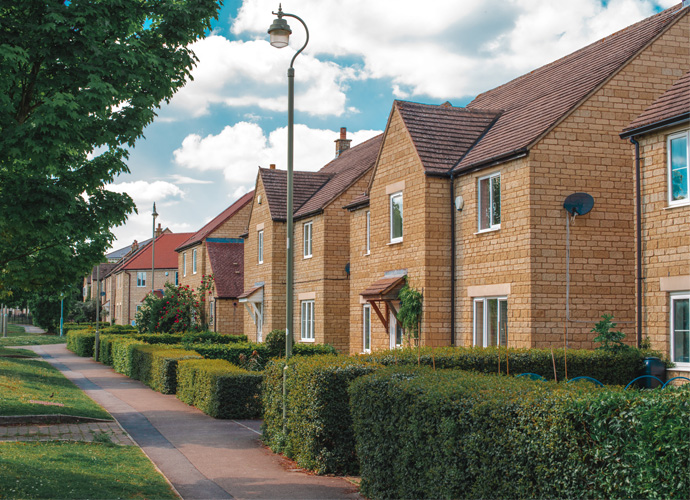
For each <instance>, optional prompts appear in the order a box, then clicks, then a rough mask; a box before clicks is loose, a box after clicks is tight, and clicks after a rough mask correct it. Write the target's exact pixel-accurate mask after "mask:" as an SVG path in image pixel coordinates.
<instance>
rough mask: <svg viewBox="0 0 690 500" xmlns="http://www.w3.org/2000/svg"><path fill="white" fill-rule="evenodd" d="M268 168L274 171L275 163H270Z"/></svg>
mask: <svg viewBox="0 0 690 500" xmlns="http://www.w3.org/2000/svg"><path fill="white" fill-rule="evenodd" d="M268 168H270V169H271V170H275V169H276V164H275V163H271V164H270V165H269V166H268Z"/></svg>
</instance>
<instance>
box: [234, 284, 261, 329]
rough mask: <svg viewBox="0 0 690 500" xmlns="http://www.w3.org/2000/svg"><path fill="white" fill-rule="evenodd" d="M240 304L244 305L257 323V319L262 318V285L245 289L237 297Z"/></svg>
mask: <svg viewBox="0 0 690 500" xmlns="http://www.w3.org/2000/svg"><path fill="white" fill-rule="evenodd" d="M237 300H238V301H239V302H240V304H244V307H246V308H247V311H249V315H250V316H251V317H252V319H253V320H254V323H257V321H258V320H260V319H262V310H263V308H262V307H261V305H262V304H263V302H264V286H263V285H259V286H255V287H252V288H250V289H248V290H245V292H244V293H243V294H241V295H240V296H239V297H237Z"/></svg>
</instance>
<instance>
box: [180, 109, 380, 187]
mask: <svg viewBox="0 0 690 500" xmlns="http://www.w3.org/2000/svg"><path fill="white" fill-rule="evenodd" d="M379 133H380V131H376V130H360V131H357V132H354V133H350V134H349V138H350V139H352V145H353V146H355V145H357V144H359V143H361V142H363V141H365V140H367V139H369V138H371V137H373V136H375V135H377V134H379ZM338 137H339V131H338V132H336V131H332V130H321V129H312V128H309V127H307V126H305V125H300V124H297V125H295V148H294V168H295V170H311V171H315V170H319V169H320V168H321V167H323V166H324V165H325V164H326V163H328V162H329V161H330V160H332V159H333V158H334V156H335V144H334V142H333V141H334V140H335V139H337V138H338ZM286 151H287V129H286V128H285V127H282V128H279V129H276V130H274V131H273V132H271V133H270V134H268V136H266V134H265V133H264V131H263V130H262V129H261V127H259V126H258V125H257V124H255V123H248V122H240V123H237V124H235V125H233V126H227V127H225V128H224V129H223V130H222V131H221V132H220V133H219V134H218V135H208V136H206V137H203V138H202V137H201V136H200V135H197V134H191V135H188V136H187V137H186V138H185V139H184V141H182V146H181V147H180V148H178V149H176V150H175V152H174V153H173V155H174V158H175V163H176V164H177V165H179V166H182V167H186V168H190V169H194V170H198V171H210V170H216V171H222V172H223V175H224V176H225V180H226V181H227V182H228V183H229V184H231V185H234V186H237V185H241V186H244V187H246V188H247V190H250V189H252V188H253V185H254V181H255V179H256V174H257V167H258V166H262V167H268V166H269V165H270V164H272V163H273V164H276V166H277V168H282V169H285V168H286V167H287V157H286ZM245 192H246V191H245Z"/></svg>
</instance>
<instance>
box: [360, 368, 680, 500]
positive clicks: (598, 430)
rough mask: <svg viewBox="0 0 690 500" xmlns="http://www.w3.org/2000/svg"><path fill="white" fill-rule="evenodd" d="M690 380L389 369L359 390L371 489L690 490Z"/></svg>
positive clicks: (370, 492) (614, 493)
mask: <svg viewBox="0 0 690 500" xmlns="http://www.w3.org/2000/svg"><path fill="white" fill-rule="evenodd" d="M688 389H690V387H688V388H687V389H685V390H684V392H683V391H682V390H681V391H679V390H671V391H669V392H666V391H665V390H664V391H644V392H636V391H622V390H621V389H620V388H613V389H611V388H607V389H595V388H594V387H593V386H592V385H591V384H558V385H557V384H554V383H553V382H546V383H545V382H536V381H531V380H526V379H524V378H519V379H518V378H514V377H505V376H501V377H499V376H495V375H492V376H486V375H481V374H476V373H469V372H463V371H458V370H437V371H432V370H430V369H429V368H428V367H422V368H416V367H411V366H398V367H395V366H394V367H389V368H388V369H385V370H379V371H377V372H376V373H374V374H371V375H368V376H366V377H361V378H359V379H357V380H355V381H354V382H353V383H352V384H351V386H350V390H349V392H350V408H351V411H352V419H353V427H354V431H355V436H356V442H357V453H358V455H359V459H360V464H361V475H362V483H361V491H362V493H363V494H364V495H365V496H366V497H368V498H373V499H378V498H525V497H529V498H652V497H653V498H687V497H688V496H689V494H690V486H689V484H690V482H689V478H688V474H687V470H688V467H689V466H690V458H689V457H690V443H689V440H688V439H687V421H688V417H689V416H690V414H689V413H690V412H689V410H690V403H689V399H688V395H690V390H688ZM683 435H685V438H683Z"/></svg>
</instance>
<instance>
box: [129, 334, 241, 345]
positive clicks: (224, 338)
mask: <svg viewBox="0 0 690 500" xmlns="http://www.w3.org/2000/svg"><path fill="white" fill-rule="evenodd" d="M134 337H135V338H136V339H138V340H143V341H144V342H146V343H147V344H187V343H191V344H195V343H207V344H232V343H235V342H247V336H246V335H223V334H220V333H215V332H187V333H140V334H137V335H134Z"/></svg>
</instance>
